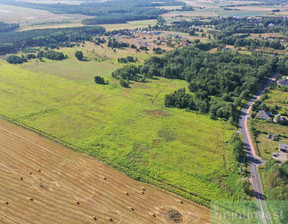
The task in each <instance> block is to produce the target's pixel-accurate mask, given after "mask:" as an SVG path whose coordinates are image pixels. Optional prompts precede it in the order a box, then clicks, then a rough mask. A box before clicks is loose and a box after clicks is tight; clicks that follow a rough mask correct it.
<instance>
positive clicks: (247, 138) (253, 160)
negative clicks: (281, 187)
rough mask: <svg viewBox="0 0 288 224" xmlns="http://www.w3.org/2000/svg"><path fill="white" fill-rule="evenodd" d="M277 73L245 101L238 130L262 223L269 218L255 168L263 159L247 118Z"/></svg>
mask: <svg viewBox="0 0 288 224" xmlns="http://www.w3.org/2000/svg"><path fill="white" fill-rule="evenodd" d="M277 75H278V73H276V74H274V76H272V77H271V78H269V79H268V80H267V82H266V83H265V84H264V85H263V87H262V88H261V89H260V90H259V91H258V92H257V93H256V94H255V95H254V96H253V97H252V98H251V99H250V100H249V101H248V102H247V104H246V105H245V106H244V108H243V110H242V112H241V116H240V131H241V134H242V138H243V143H244V148H245V151H246V153H247V159H248V163H249V168H250V175H251V181H252V186H253V190H254V192H255V200H256V204H257V206H258V207H259V210H260V211H259V212H258V214H257V216H258V221H259V223H264V224H266V223H267V224H269V223H271V220H270V218H269V214H268V210H267V207H266V203H265V201H264V195H263V188H262V184H261V180H260V176H259V173H258V170H257V166H258V165H260V164H264V163H265V161H264V160H262V159H261V158H260V157H259V156H257V155H256V152H255V148H254V146H253V142H252V138H251V135H250V133H249V128H248V120H249V117H250V116H249V113H250V112H251V109H252V106H253V104H254V103H255V101H257V100H259V99H260V97H261V96H262V94H263V93H264V92H265V91H266V89H267V88H268V87H269V86H270V85H271V84H272V83H273V82H274V81H275V78H276V76H277Z"/></svg>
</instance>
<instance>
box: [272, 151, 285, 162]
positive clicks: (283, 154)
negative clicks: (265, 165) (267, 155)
mask: <svg viewBox="0 0 288 224" xmlns="http://www.w3.org/2000/svg"><path fill="white" fill-rule="evenodd" d="M278 153H279V156H277V157H274V156H273V158H274V159H276V160H279V161H280V162H281V163H284V162H285V161H286V160H287V154H288V153H287V152H282V151H279V152H278Z"/></svg>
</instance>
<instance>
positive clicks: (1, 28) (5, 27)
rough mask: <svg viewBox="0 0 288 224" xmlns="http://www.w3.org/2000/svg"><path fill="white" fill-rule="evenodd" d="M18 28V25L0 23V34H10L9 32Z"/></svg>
mask: <svg viewBox="0 0 288 224" xmlns="http://www.w3.org/2000/svg"><path fill="white" fill-rule="evenodd" d="M18 28H19V24H16V23H3V22H0V33H3V32H11V31H14V30H16V29H18Z"/></svg>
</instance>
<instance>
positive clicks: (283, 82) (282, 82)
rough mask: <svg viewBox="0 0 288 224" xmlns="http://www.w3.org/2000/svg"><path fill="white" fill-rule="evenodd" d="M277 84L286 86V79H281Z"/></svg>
mask: <svg viewBox="0 0 288 224" xmlns="http://www.w3.org/2000/svg"><path fill="white" fill-rule="evenodd" d="M278 84H279V85H282V86H288V79H285V80H281V81H279V82H278Z"/></svg>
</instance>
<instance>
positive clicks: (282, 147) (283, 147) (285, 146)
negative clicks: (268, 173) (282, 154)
mask: <svg viewBox="0 0 288 224" xmlns="http://www.w3.org/2000/svg"><path fill="white" fill-rule="evenodd" d="M279 148H280V149H288V145H287V144H285V143H280V144H279Z"/></svg>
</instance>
